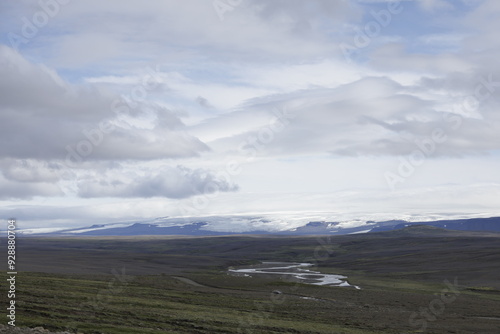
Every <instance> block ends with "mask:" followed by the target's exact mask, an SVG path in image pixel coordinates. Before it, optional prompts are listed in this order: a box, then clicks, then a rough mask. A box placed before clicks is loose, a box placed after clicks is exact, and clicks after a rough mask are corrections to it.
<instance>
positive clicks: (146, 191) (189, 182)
mask: <svg viewBox="0 0 500 334" xmlns="http://www.w3.org/2000/svg"><path fill="white" fill-rule="evenodd" d="M78 187H79V192H78V194H79V196H81V197H85V198H91V197H142V198H150V197H167V198H186V197H190V196H194V195H199V194H211V193H214V192H228V191H236V190H237V189H238V188H237V186H235V185H234V184H232V182H231V180H227V179H225V178H222V177H219V176H217V175H216V174H214V173H213V172H210V171H207V170H204V169H195V170H192V169H189V168H186V167H183V166H177V167H175V168H173V167H164V168H163V169H161V170H160V171H159V172H154V173H151V172H148V173H147V174H146V175H142V176H141V175H120V176H117V175H109V176H106V177H94V176H89V177H87V178H83V179H82V180H81V181H80V182H79V185H78Z"/></svg>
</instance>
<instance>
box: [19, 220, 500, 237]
mask: <svg viewBox="0 0 500 334" xmlns="http://www.w3.org/2000/svg"><path fill="white" fill-rule="evenodd" d="M228 219H229V220H230V218H228V217H208V218H197V219H187V220H186V219H184V220H176V219H168V218H158V219H156V220H154V221H152V222H131V223H119V224H117V223H113V224H100V225H92V226H88V227H80V228H71V229H61V230H57V231H50V232H44V231H43V230H36V229H32V230H24V231H23V230H21V231H19V232H20V234H23V235H29V236H134V235H190V236H215V235H229V234H272V235H320V234H331V235H345V234H356V233H374V232H383V231H391V230H398V229H402V228H405V227H409V226H414V225H427V226H433V227H437V228H441V229H448V230H460V231H484V232H500V217H491V218H469V219H451V220H435V221H424V222H409V221H405V220H388V221H381V222H375V221H367V222H365V223H360V224H359V225H357V226H352V225H347V226H346V225H345V224H342V223H340V222H327V221H313V222H309V223H306V224H304V225H303V226H299V227H296V228H292V229H284V230H272V229H271V226H272V221H266V220H264V219H260V220H257V223H258V224H257V223H255V221H256V218H254V220H253V222H254V224H253V225H252V226H247V227H246V229H244V230H235V229H234V228H229V227H228V228H224V227H221V226H217V227H215V225H217V224H216V222H220V221H221V220H228ZM240 219H241V218H240ZM233 225H234V224H233ZM226 226H232V225H226Z"/></svg>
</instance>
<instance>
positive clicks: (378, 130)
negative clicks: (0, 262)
mask: <svg viewBox="0 0 500 334" xmlns="http://www.w3.org/2000/svg"><path fill="white" fill-rule="evenodd" d="M499 15H500V2H499V1H497V0H454V1H451V0H406V1H388V0H352V1H347V0H182V1H180V0H150V1H136V0H107V1H97V0H86V1H77V0H40V1H32V0H6V1H2V2H0V143H1V144H0V216H3V217H4V218H5V220H7V219H8V218H16V219H17V220H18V222H19V226H20V227H21V228H46V229H50V228H66V227H77V226H89V225H93V224H103V223H116V222H131V221H139V222H140V221H147V220H151V219H155V218H158V217H180V218H189V219H196V218H197V217H209V216H220V217H226V218H227V219H226V220H224V221H225V222H226V223H227V224H228V225H233V228H234V229H235V230H238V229H239V230H244V229H245V228H247V227H248V226H249V225H248V219H250V218H248V217H251V219H254V220H255V219H257V218H258V217H267V218H268V219H269V220H268V221H269V222H271V223H270V224H268V227H267V228H268V229H271V230H273V229H274V230H280V229H286V228H292V227H294V226H298V225H300V224H303V223H305V222H308V221H311V220H327V221H342V222H358V223H359V222H362V221H366V220H385V219H409V220H426V219H439V218H450V217H488V216H495V215H500V206H499V203H500V202H499V199H500V173H499V172H498V171H499V170H500V154H499V153H500V151H499V149H500V114H499V112H498V109H499V106H500V66H499V65H498V59H500V39H499V38H498V36H497V33H498V31H500V20H499V19H498V18H499V17H500V16H499ZM193 217H194V218H193ZM228 217H229V218H228ZM245 219H246V220H245Z"/></svg>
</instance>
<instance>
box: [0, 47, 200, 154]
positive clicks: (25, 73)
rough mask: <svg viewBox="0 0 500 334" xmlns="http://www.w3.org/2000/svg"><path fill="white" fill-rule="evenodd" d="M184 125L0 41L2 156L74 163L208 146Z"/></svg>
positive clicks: (170, 114) (190, 150)
mask: <svg viewBox="0 0 500 334" xmlns="http://www.w3.org/2000/svg"><path fill="white" fill-rule="evenodd" d="M141 88H142V89H145V88H144V87H143V86H138V89H139V90H140V89H141ZM146 88H147V86H146ZM145 118H153V119H154V120H153V122H152V124H151V126H150V128H144V127H141V126H137V124H140V123H141V121H143V120H144V119H145ZM183 127H184V125H183V123H182V122H181V121H180V119H179V118H178V117H177V116H176V115H175V113H173V112H172V111H170V110H168V109H166V108H164V107H161V106H158V105H156V104H154V103H147V102H145V101H142V100H140V99H137V100H136V101H132V102H128V101H124V100H123V99H122V98H120V97H118V96H117V95H113V94H110V93H109V92H105V91H100V90H98V89H97V88H95V87H93V86H92V85H85V86H77V85H72V84H69V83H67V82H65V81H64V80H63V79H62V78H61V77H59V76H58V75H57V73H55V72H54V71H53V70H51V69H49V68H47V67H46V66H44V65H38V64H33V63H30V62H28V61H27V60H26V59H24V58H23V57H22V56H21V55H20V54H19V53H17V52H15V51H13V50H12V49H10V48H8V47H6V46H2V45H0V140H1V141H2V142H5V143H7V142H8V143H10V144H9V145H2V146H0V157H9V158H18V159H41V160H46V159H59V160H66V162H71V163H78V162H80V161H81V160H94V159H96V160H106V159H138V160H143V159H164V158H178V157H188V156H196V155H197V154H198V153H199V152H202V151H206V150H207V149H208V147H207V146H206V145H205V144H203V143H202V142H201V141H199V140H198V139H197V138H194V137H192V136H190V135H189V134H187V133H186V132H185V131H184V129H183ZM75 152H76V153H75ZM68 160H70V161H68Z"/></svg>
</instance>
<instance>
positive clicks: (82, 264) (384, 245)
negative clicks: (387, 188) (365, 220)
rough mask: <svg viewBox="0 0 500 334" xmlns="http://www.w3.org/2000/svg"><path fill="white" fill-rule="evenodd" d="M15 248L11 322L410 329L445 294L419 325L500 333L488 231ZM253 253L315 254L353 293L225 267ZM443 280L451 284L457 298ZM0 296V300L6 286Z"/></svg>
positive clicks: (499, 246) (119, 329)
mask: <svg viewBox="0 0 500 334" xmlns="http://www.w3.org/2000/svg"><path fill="white" fill-rule="evenodd" d="M326 242H327V243H326ZM325 254H326V255H327V256H325ZM18 256H19V259H20V260H19V266H20V273H19V274H18V276H17V278H16V283H17V293H16V300H17V304H16V306H17V308H16V310H17V314H16V315H17V319H16V323H17V325H18V326H23V327H37V326H42V327H45V328H48V329H51V330H58V331H62V330H67V331H71V332H77V331H78V332H81V333H86V334H90V333H120V334H123V333H200V334H201V333H207V334H208V333H210V334H211V333H329V334H331V333H346V334H365V333H388V334H390V333H394V334H396V333H417V332H419V328H418V326H415V324H414V323H411V322H410V320H409V319H410V317H411V316H412V315H413V316H414V315H415V314H416V313H418V312H421V311H422V310H425V309H429V307H430V305H433V304H432V303H434V304H436V302H435V301H436V300H437V299H440V298H445V297H446V298H448V299H449V300H450V302H447V303H446V304H445V305H444V309H443V310H442V312H439V314H438V316H436V317H435V319H434V320H433V321H428V322H427V324H426V325H427V328H426V333H498V332H500V321H499V319H498V314H500V293H499V288H500V282H499V278H498V277H500V275H498V271H499V270H500V269H499V268H500V265H499V264H500V243H499V238H498V236H495V235H493V236H484V237H483V236H481V237H480V236H477V237H470V236H457V235H451V236H440V237H436V236H429V237H422V236H421V231H419V236H418V237H417V236H412V235H408V233H406V234H404V235H403V236H401V235H397V234H394V233H388V234H383V233H382V234H376V235H357V236H342V237H332V238H329V237H249V236H245V237H237V236H232V237H210V238H177V239H173V238H159V237H151V238H145V237H142V238H81V239H57V238H52V239H30V238H25V239H20V240H19V252H18ZM259 260H275V261H310V262H314V264H315V266H316V267H315V268H314V270H318V271H321V272H324V273H331V274H342V275H345V276H348V280H349V282H350V283H351V284H355V285H358V286H361V287H362V289H361V290H356V289H353V288H345V287H328V286H315V285H308V284H300V283H294V282H290V281H288V280H285V279H282V278H280V277H278V276H274V275H270V276H274V277H268V276H262V277H260V276H259V277H252V278H250V277H236V276H231V275H228V273H227V268H228V267H229V266H233V267H238V266H243V265H249V264H255V263H258V261H259ZM447 281H448V282H454V281H456V282H458V285H459V287H457V289H459V291H460V292H459V294H457V295H456V298H451V299H450V297H449V295H450V291H449V290H447V289H448V287H447V284H446V282H447ZM275 290H280V291H281V292H282V293H280V294H276V293H273V291H275ZM452 297H453V296H452ZM0 301H1V302H2V304H4V305H5V303H6V302H7V298H6V295H5V294H2V296H1V298H0Z"/></svg>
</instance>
